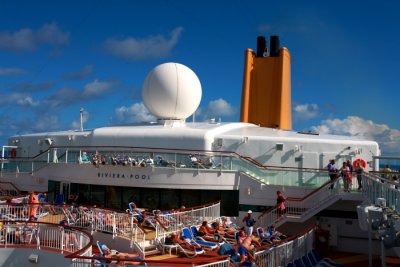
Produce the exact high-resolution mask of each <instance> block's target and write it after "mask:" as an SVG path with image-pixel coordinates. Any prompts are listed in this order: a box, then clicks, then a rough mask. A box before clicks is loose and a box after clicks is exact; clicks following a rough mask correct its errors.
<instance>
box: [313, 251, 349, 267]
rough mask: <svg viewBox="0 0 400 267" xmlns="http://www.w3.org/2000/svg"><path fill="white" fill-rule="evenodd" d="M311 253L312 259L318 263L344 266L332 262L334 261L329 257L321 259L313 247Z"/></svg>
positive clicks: (337, 266) (338, 266)
mask: <svg viewBox="0 0 400 267" xmlns="http://www.w3.org/2000/svg"><path fill="white" fill-rule="evenodd" d="M311 254H312V255H313V257H314V259H315V260H316V261H317V264H318V265H323V266H324V265H325V266H326V265H327V266H336V267H345V265H342V264H338V263H336V262H334V261H333V260H332V259H330V258H323V259H322V258H321V257H320V256H319V254H318V252H317V251H316V250H315V249H313V250H311Z"/></svg>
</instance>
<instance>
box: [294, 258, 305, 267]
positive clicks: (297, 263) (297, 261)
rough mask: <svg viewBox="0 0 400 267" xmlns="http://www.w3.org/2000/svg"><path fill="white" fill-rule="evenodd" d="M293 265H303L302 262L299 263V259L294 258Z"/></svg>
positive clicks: (298, 266)
mask: <svg viewBox="0 0 400 267" xmlns="http://www.w3.org/2000/svg"><path fill="white" fill-rule="evenodd" d="M293 263H294V266H295V267H304V266H303V264H302V263H301V261H300V260H299V259H297V260H294V262H293Z"/></svg>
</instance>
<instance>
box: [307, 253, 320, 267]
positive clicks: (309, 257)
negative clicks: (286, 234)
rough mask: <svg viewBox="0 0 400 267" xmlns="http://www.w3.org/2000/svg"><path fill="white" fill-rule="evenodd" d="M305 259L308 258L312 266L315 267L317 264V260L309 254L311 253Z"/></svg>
mask: <svg viewBox="0 0 400 267" xmlns="http://www.w3.org/2000/svg"><path fill="white" fill-rule="evenodd" d="M307 257H308V259H309V261H310V262H311V264H312V265H313V266H316V265H317V264H318V262H317V260H316V259H315V258H314V256H313V255H312V252H311V251H310V252H308V253H307Z"/></svg>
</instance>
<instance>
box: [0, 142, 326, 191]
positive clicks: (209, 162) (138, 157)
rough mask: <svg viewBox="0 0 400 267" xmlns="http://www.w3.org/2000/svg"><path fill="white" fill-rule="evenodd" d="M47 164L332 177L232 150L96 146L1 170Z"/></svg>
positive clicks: (314, 181) (301, 181)
mask: <svg viewBox="0 0 400 267" xmlns="http://www.w3.org/2000/svg"><path fill="white" fill-rule="evenodd" d="M46 164H92V165H121V166H137V167H149V166H153V167H159V168H163V167H165V168H176V169H187V168H190V169H199V170H204V171H238V172H241V173H244V174H246V175H248V176H250V177H251V178H253V179H257V180H258V181H259V182H260V183H262V184H265V185H283V186H297V187H304V188H317V187H319V186H321V185H322V184H324V183H325V182H327V181H328V180H329V177H328V175H327V173H326V171H324V170H308V169H296V168H279V167H265V166H261V165H256V164H255V163H254V162H252V161H251V160H247V159H245V158H241V157H240V156H238V155H236V154H233V153H218V152H213V153H211V152H210V153H205V152H203V153H199V152H193V153H189V152H185V153H173V152H168V153H167V152H160V151H150V152H148V151H145V152H143V151H134V150H132V149H129V148H126V149H121V148H118V149H115V150H110V149H109V148H108V149H107V150H105V149H101V148H97V149H93V148H81V149H79V148H74V149H71V148H70V149H67V148H53V149H50V150H49V151H48V152H47V153H42V154H41V155H39V156H37V157H35V158H33V159H7V160H3V161H2V163H1V172H2V173H18V172H19V173H22V172H34V171H35V170H37V169H39V168H42V167H43V166H44V165H46Z"/></svg>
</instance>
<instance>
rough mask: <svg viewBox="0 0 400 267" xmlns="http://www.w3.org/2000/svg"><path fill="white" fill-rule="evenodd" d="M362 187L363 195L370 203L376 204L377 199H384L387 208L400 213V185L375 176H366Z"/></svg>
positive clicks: (363, 177) (363, 178)
mask: <svg viewBox="0 0 400 267" xmlns="http://www.w3.org/2000/svg"><path fill="white" fill-rule="evenodd" d="M362 185H363V187H362V188H363V190H362V192H363V195H364V196H365V197H366V198H367V199H368V200H369V202H370V203H375V201H376V199H377V198H384V199H385V200H386V206H387V207H390V208H392V209H393V210H396V211H397V212H400V184H398V183H394V182H393V181H389V180H387V179H385V178H382V177H379V176H376V175H373V174H364V175H363V176H362Z"/></svg>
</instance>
